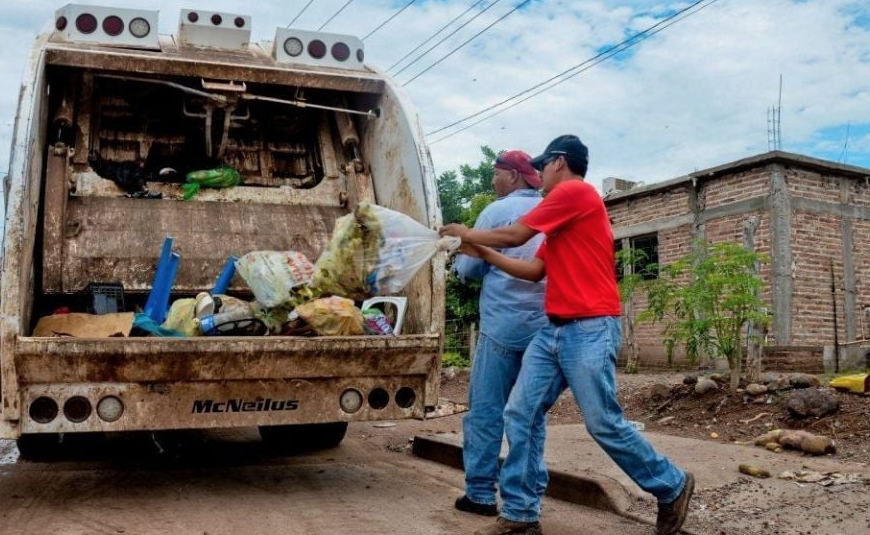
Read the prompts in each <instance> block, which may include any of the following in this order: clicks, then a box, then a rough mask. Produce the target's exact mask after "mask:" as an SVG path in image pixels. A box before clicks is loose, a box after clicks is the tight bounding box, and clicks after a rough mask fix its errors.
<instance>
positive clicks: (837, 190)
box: [608, 162, 870, 371]
mask: <svg viewBox="0 0 870 535" xmlns="http://www.w3.org/2000/svg"><path fill="white" fill-rule="evenodd" d="M773 166H782V167H783V168H784V172H785V179H786V183H787V188H788V192H789V195H790V196H791V198H792V204H791V210H790V211H789V212H788V213H789V215H790V218H789V224H790V230H791V233H790V238H789V245H790V247H791V255H792V259H793V261H794V264H793V266H784V267H785V268H786V269H789V267H792V270H791V271H792V273H791V275H792V280H791V284H792V296H791V297H792V309H791V336H792V337H791V340H789V341H788V346H787V347H783V346H782V345H781V346H780V347H779V348H768V349H766V353H765V354H766V356H765V361H766V364H765V367H766V368H768V369H793V370H797V369H805V370H806V371H820V369H821V368H820V367H821V348H822V346H823V345H826V344H832V343H833V323H834V320H833V314H834V309H833V307H834V306H835V305H834V299H832V296H831V260H832V259H833V261H834V277H835V291H836V313H837V324H838V337H839V341H840V343H843V342H845V341H846V340H847V338H846V332H847V331H846V329H847V327H846V325H847V322H846V317H845V302H846V298H847V293H846V291H845V285H844V273H843V270H844V250H843V247H844V245H843V244H844V240H843V230H844V226H843V220H842V217H843V216H841V215H839V214H838V212H839V211H841V210H842V207H843V205H844V204H846V205H851V206H855V207H858V208H861V210H863V211H861V210H856V211H854V212H849V216H848V217H850V218H851V219H849V222H850V223H849V225H851V231H850V234H849V235H850V237H851V241H852V248H851V253H852V263H853V267H854V277H855V305H854V306H855V312H856V323H857V325H856V328H857V329H856V330H857V338H858V339H865V338H870V318H868V317H866V315H865V314H864V308H865V307H870V218H868V219H864V217H867V211H866V207H870V178H867V179H864V178H861V177H857V178H856V177H855V176H853V175H848V174H844V175H838V174H837V172H836V171H837V170H836V169H832V172H831V173H825V172H818V171H816V170H813V169H814V168H815V167H813V166H807V168H804V167H802V166H801V163H800V162H797V163H795V164H794V165H792V164H791V162H786V163H785V164H782V163H773V164H771V163H763V164H760V165H759V167H757V168H755V169H750V170H745V171H741V172H739V173H732V174H726V175H721V176H716V177H712V178H706V179H704V180H703V181H702V182H701V190H700V192H699V194H700V198H699V199H698V205H699V207H700V208H701V209H702V215H705V214H706V215H709V214H711V212H710V211H711V210H715V209H717V208H719V207H728V206H729V205H732V206H733V204H734V203H739V202H741V201H748V200H752V199H765V200H766V201H767V205H766V207H765V208H760V209H758V210H754V211H752V212H746V213H740V214H736V215H727V216H723V217H718V218H713V219H710V220H707V221H706V222H705V223H704V230H705V239H707V240H708V241H711V242H721V241H731V242H736V243H740V244H742V243H743V229H744V221H745V220H746V219H747V218H749V217H753V216H754V217H757V218H758V227H757V229H756V231H755V233H754V236H753V239H754V243H755V249H756V251H757V252H759V253H762V254H765V255H767V256H768V257H771V256H772V238H773V233H772V220H771V214H770V212H769V209H770V208H769V206H770V205H769V202H770V195H771V187H770V180H771V173H772V172H773V171H774V170H775V167H773ZM689 191H690V186H689V185H688V184H686V185H681V186H679V190H678V191H677V190H674V191H672V192H671V193H665V192H658V193H655V194H652V195H644V196H642V197H639V198H637V199H625V200H621V201H618V202H614V203H609V206H608V210H609V211H610V213H611V217H612V218H613V221H614V229H616V230H619V229H625V227H628V226H632V225H638V224H642V223H652V222H655V221H663V220H666V218H673V217H680V216H688V215H689V214H690V209H689V206H690V205H689V202H688V193H689ZM843 191H845V192H846V193H847V195H848V197H847V198H846V199H843ZM800 199H808V200H811V201H812V204H810V205H807V206H805V207H804V206H802V205H797V206H796V205H795V201H799V200H800ZM844 201H845V202H844ZM798 204H799V203H798ZM819 212H823V213H819ZM849 225H846V228H847V229H848V226H849ZM691 228H692V226H691V225H683V226H681V227H678V228H674V229H667V230H661V231H659V232H658V239H659V262H660V264H662V265H667V264H669V263H671V262H673V261H675V260H677V259H678V258H681V257H683V256H684V255H686V254H688V253H689V251H690V246H691ZM771 269H772V268H771V263H769V262H768V263H766V264H762V266H761V269H760V274H761V277H762V280H764V281H765V286H764V287H763V289H762V293H761V298H762V300H763V301H764V302H765V303H767V305H768V307H770V310H771V311H772V312H773V307H772V295H771V291H772V290H771V284H770V283H771V276H772V271H771ZM640 293H642V290H641V292H640ZM645 305H646V303H645V298H644V297H643V296H642V295H638V296H636V297H635V310H636V311H637V312H638V313H639V312H640V311H642V310H643V309H644V307H645ZM661 330H662V326H661V325H651V324H648V323H642V324H639V325H637V327H636V336H637V341H638V346H639V348H640V358H641V366H642V367H647V368H649V367H659V366H666V365H667V362H666V358H665V348H664V344H663V342H662V337H661V334H660V333H661ZM675 365H676V366H681V365H683V366H684V365H686V360H685V358H684V356H683V355H682V354H677V355H676V358H675Z"/></svg>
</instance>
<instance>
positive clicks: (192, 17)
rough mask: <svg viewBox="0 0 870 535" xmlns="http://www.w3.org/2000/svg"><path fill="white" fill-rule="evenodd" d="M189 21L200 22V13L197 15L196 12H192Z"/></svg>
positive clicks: (188, 15)
mask: <svg viewBox="0 0 870 535" xmlns="http://www.w3.org/2000/svg"><path fill="white" fill-rule="evenodd" d="M187 20H188V21H189V22H196V21H198V20H199V13H197V12H196V11H191V12H190V13H188V14H187Z"/></svg>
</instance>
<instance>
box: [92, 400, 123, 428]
mask: <svg viewBox="0 0 870 535" xmlns="http://www.w3.org/2000/svg"><path fill="white" fill-rule="evenodd" d="M122 414H124V402H122V401H121V400H120V399H119V398H117V397H115V396H106V397H104V398H103V399H101V400H100V401H99V402H98V403H97V416H99V417H100V419H102V420H105V421H107V422H114V421H116V420H117V419H118V418H120V417H121V415H122Z"/></svg>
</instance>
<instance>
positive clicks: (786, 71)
mask: <svg viewBox="0 0 870 535" xmlns="http://www.w3.org/2000/svg"><path fill="white" fill-rule="evenodd" d="M306 1H307V0H297V1H293V2H287V1H286V0H282V1H280V2H279V1H277V0H271V1H262V2H256V3H253V2H252V3H250V5H249V6H246V7H245V9H246V11H247V12H246V14H250V15H252V16H253V19H254V36H255V38H256V39H269V38H270V36H271V35H272V34H273V32H274V27H275V26H276V25H279V24H280V25H286V24H287V23H288V22H289V21H290V20H291V19H292V18H293V17H294V16H295V15H296V13H297V12H298V11H299V9H301V7H302V6H303V5H304V4H305V3H306ZM98 3H101V4H106V5H108V4H110V3H109V2H98ZM344 3H345V0H317V1H315V2H314V3H313V4H312V5H311V7H310V8H309V9H308V11H307V12H306V13H305V14H304V15H303V16H302V17H300V19H299V21H298V23H297V26H299V27H303V28H306V29H317V27H319V26H320V24H321V23H322V22H323V21H325V20H326V19H327V18H328V17H329V16H330V15H331V14H332V13H334V12H335V11H336V10H338V8H339V7H341V6H342V5H343V4H344ZM405 3H406V2H405V0H392V1H386V0H357V1H356V2H354V3H352V4H351V5H350V6H349V7H348V8H347V9H346V10H345V11H344V12H343V13H342V14H341V15H339V16H338V17H337V18H336V19H335V20H334V21H333V22H332V23H330V25H329V26H328V27H327V28H326V30H327V31H333V32H343V33H353V34H356V35H360V36H362V35H365V34H367V33H368V32H369V31H370V30H371V29H373V28H374V27H375V26H376V25H377V24H379V23H380V22H381V21H383V20H384V19H386V18H387V17H388V16H390V15H391V14H392V13H394V12H395V10H396V9H398V8H399V7H401V6H402V5H404V4H405ZM472 3H473V0H463V1H445V0H442V1H431V0H430V1H418V2H417V3H415V4H414V5H413V6H411V7H410V8H409V9H407V10H406V11H405V12H404V13H402V14H401V15H400V16H399V17H397V18H396V19H395V20H394V21H393V22H392V23H390V24H389V25H388V26H386V27H385V28H383V29H382V30H380V31H379V32H378V33H377V34H375V35H374V36H373V37H371V38H370V39H368V40H367V41H366V46H367V59H368V60H369V61H370V62H372V63H373V64H376V65H378V66H381V67H387V66H389V65H391V64H392V63H393V62H394V61H396V60H397V59H399V58H400V57H401V56H402V55H404V54H405V53H406V52H407V51H409V50H410V49H411V48H413V47H414V46H416V45H418V44H419V43H420V42H421V41H422V40H423V39H425V38H426V37H428V36H429V35H430V34H431V33H432V32H434V30H436V29H437V28H439V27H441V26H442V25H444V24H445V23H447V21H449V20H450V19H452V18H453V17H455V16H456V15H458V14H459V13H461V12H462V11H464V10H465V9H466V8H468V7H469V6H470V5H471V4H472ZM517 3H519V0H511V1H503V2H501V3H499V4H498V5H497V6H495V7H493V8H492V9H491V10H489V11H488V12H487V13H486V14H485V15H483V16H481V17H480V18H478V19H477V20H475V21H474V22H472V23H471V24H469V25H468V26H467V27H466V28H464V29H463V30H462V31H461V32H459V33H458V34H457V35H456V36H454V37H453V38H451V39H450V40H448V41H447V42H446V43H444V44H443V45H442V46H440V47H438V48H437V49H436V50H434V51H433V52H432V53H431V54H429V55H428V56H427V57H426V58H425V59H423V60H421V61H420V62H419V63H417V64H416V65H415V66H414V67H412V68H410V69H408V70H406V71H405V72H404V73H402V75H400V76H398V77H397V79H398V80H399V81H401V82H404V81H405V80H407V79H408V78H410V77H411V76H412V75H413V74H415V73H417V72H418V71H419V70H421V69H422V68H424V67H425V66H428V65H429V64H430V63H431V62H433V61H435V60H436V59H438V58H440V57H441V56H442V55H444V54H445V53H446V52H447V51H449V50H451V49H452V48H453V47H455V46H457V45H458V44H459V43H461V42H462V41H464V40H465V39H467V38H468V37H470V36H471V35H472V34H473V33H475V32H477V31H480V30H481V29H483V28H484V27H485V26H487V25H488V24H490V23H491V22H492V21H493V20H495V19H496V18H497V17H499V16H501V15H502V14H504V13H505V12H507V11H508V10H509V9H511V8H512V7H513V6H515V5H516V4H517ZM9 4H10V3H4V5H3V6H2V7H0V21H2V22H0V47H2V50H3V54H2V56H0V88H2V89H0V166H5V165H6V164H7V162H8V151H7V147H8V146H9V139H10V134H11V126H10V125H9V123H10V122H11V121H12V118H13V116H14V101H15V99H16V98H17V87H18V86H19V83H20V74H21V72H22V68H23V61H24V59H25V55H26V50H27V47H28V46H29V42H30V41H31V39H32V37H33V36H34V35H35V34H36V32H37V31H38V29H39V28H40V27H42V26H43V25H44V24H45V23H46V21H50V20H51V19H52V15H53V11H54V9H55V8H56V7H57V6H59V5H60V3H55V2H47V1H31V2H29V3H27V4H24V3H21V4H16V5H9ZM118 4H123V5H124V6H126V7H141V8H151V9H154V8H156V9H160V10H161V21H162V23H161V31H162V32H165V33H166V32H172V31H173V30H174V28H175V26H176V25H177V13H178V10H179V8H180V7H182V5H183V6H184V7H192V8H200V9H205V8H208V9H215V10H222V11H227V12H237V11H238V9H239V6H240V4H239V3H238V2H237V1H232V2H231V1H227V0H214V1H197V0H186V1H185V2H182V3H177V2H169V1H154V0H141V1H129V2H116V5H118ZM687 5H689V2H686V1H680V2H666V1H661V0H659V1H641V0H635V1H618V2H616V1H609V0H608V1H605V0H598V1H589V0H586V1H546V2H544V1H535V2H532V3H530V4H529V5H528V6H526V7H524V8H523V9H521V10H519V11H517V12H516V13H513V14H512V15H510V16H509V17H508V18H506V19H505V20H504V21H503V22H501V23H500V24H498V25H496V26H494V27H493V28H492V29H490V30H489V31H487V32H486V33H485V34H483V35H482V36H481V37H480V38H479V39H477V40H475V41H473V42H472V43H471V44H469V45H468V46H466V47H465V48H463V49H461V50H460V51H459V52H457V53H456V54H454V55H453V56H451V57H450V58H449V59H447V60H445V61H444V62H443V63H442V64H440V65H439V66H437V67H435V68H434V69H432V70H431V71H429V72H427V73H426V74H425V75H423V76H422V77H420V78H419V79H418V80H416V81H414V82H413V83H412V84H410V85H408V86H407V87H406V91H407V92H408V94H409V95H410V97H411V99H412V101H413V102H415V104H416V106H417V108H418V111H419V113H420V117H421V119H422V121H423V123H424V130H425V131H431V130H433V129H435V128H438V127H441V126H444V125H446V124H447V123H449V122H452V121H453V120H455V119H459V118H461V117H464V116H466V115H469V114H470V113H473V112H475V111H477V110H479V109H481V108H483V107H485V106H487V105H489V104H492V103H494V102H497V101H499V100H501V99H503V98H505V97H507V96H510V95H513V94H515V93H517V92H519V91H521V90H523V89H525V88H527V87H529V86H531V85H533V84H535V83H538V82H540V81H543V80H545V79H547V78H549V77H550V76H552V75H554V74H556V73H558V72H559V71H561V70H563V69H566V68H568V67H570V66H572V65H575V64H577V63H579V62H580V61H582V60H584V59H586V58H589V57H591V56H593V55H594V54H595V53H597V52H598V51H600V50H602V49H603V48H604V47H607V46H610V45H613V44H615V43H617V42H619V41H621V40H622V39H624V38H625V37H627V36H628V35H630V34H631V33H633V32H636V31H639V30H641V29H643V28H646V27H647V26H649V25H650V24H653V23H655V22H657V21H658V20H661V18H662V17H664V16H667V15H668V14H670V13H673V12H674V11H676V10H678V9H681V8H683V7H685V6H687ZM478 9H479V8H478ZM469 16H470V15H467V16H466V17H469ZM780 73H782V75H783V79H784V87H783V107H782V128H783V140H784V147H783V148H784V149H785V150H797V149H801V150H803V151H804V152H805V153H807V154H809V155H812V156H817V157H823V158H830V159H837V157H838V156H839V149H838V147H840V148H841V147H842V143H843V140H842V138H841V137H842V136H841V131H842V130H844V129H845V124H846V123H847V122H851V123H852V124H853V125H866V124H870V7H868V5H867V3H866V2H864V1H861V0H801V1H799V0H766V1H765V2H754V1H749V0H722V1H720V2H718V3H716V4H713V5H712V6H710V7H708V8H706V9H704V10H702V11H700V12H699V13H698V14H696V15H694V16H692V17H689V18H687V19H686V20H684V21H682V22H679V23H677V24H675V25H673V26H672V27H670V28H668V29H666V30H664V31H663V32H662V33H660V34H658V35H656V36H654V37H652V38H650V39H648V40H646V41H644V42H642V43H641V44H640V45H638V46H637V47H635V48H633V49H631V51H630V52H629V53H627V54H626V55H624V56H620V57H617V58H614V59H612V60H609V61H606V62H604V63H602V64H601V65H599V66H596V67H594V68H592V69H591V70H589V71H588V72H585V73H583V74H581V75H579V76H577V77H575V78H573V79H572V80H570V81H568V82H565V83H563V84H561V85H560V86H558V87H556V88H554V89H552V90H550V91H547V92H545V93H543V94H541V95H540V96H538V97H535V98H533V99H531V100H529V101H528V102H526V103H524V104H521V105H519V106H517V107H516V108H513V109H511V110H510V111H507V112H505V113H503V114H501V115H499V116H497V117H495V118H493V119H491V120H489V121H487V122H484V123H482V124H480V125H478V126H476V127H474V128H472V129H469V130H467V131H465V132H462V133H460V134H458V135H455V136H453V137H451V138H449V139H447V140H445V141H443V142H441V143H437V144H435V145H433V146H432V154H433V158H434V160H435V165H436V168H437V169H438V170H439V171H444V170H448V169H453V168H456V167H457V166H458V165H459V164H460V163H463V162H476V161H478V160H479V158H480V152H479V150H478V147H479V146H480V145H483V144H486V145H490V146H491V147H493V148H496V149H508V148H522V149H524V150H526V151H528V152H530V153H537V152H539V151H541V150H542V149H543V147H544V146H545V145H546V143H547V142H548V141H549V140H550V139H552V138H553V137H555V136H556V135H559V134H563V133H576V134H578V135H579V136H580V137H581V138H582V139H584V141H586V143H587V144H588V145H589V147H590V151H591V155H592V161H591V165H590V176H589V179H590V180H591V181H592V182H593V183H596V184H600V181H601V179H602V178H604V177H606V176H611V175H613V176H621V177H626V178H630V179H634V180H641V181H644V182H646V183H651V182H656V181H659V180H664V179H668V178H672V177H676V176H680V175H683V174H685V173H688V172H691V171H693V170H696V169H700V168H705V167H711V166H715V165H719V164H722V163H726V162H728V161H731V160H735V159H739V158H743V157H746V156H750V155H753V154H757V153H760V152H764V151H766V150H767V119H766V110H767V108H768V107H769V106H771V105H773V104H775V102H776V98H777V86H778V80H779V75H780ZM832 132H837V135H840V136H841V137H836V136H835V137H831V136H834V134H833V133H832ZM437 137H440V135H436V136H433V138H432V139H436V138H437ZM432 139H430V141H431V140H432ZM868 143H870V142H868V136H867V135H862V136H860V137H857V138H853V140H852V141H851V143H850V150H849V155H850V158H849V161H850V163H855V164H858V165H864V166H870V151H868Z"/></svg>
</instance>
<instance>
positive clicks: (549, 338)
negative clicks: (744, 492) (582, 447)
mask: <svg viewBox="0 0 870 535" xmlns="http://www.w3.org/2000/svg"><path fill="white" fill-rule="evenodd" d="M621 343H622V327H621V325H620V322H619V318H618V317H611V316H601V317H597V318H589V319H584V320H579V321H575V322H572V323H568V324H565V325H556V324H554V323H552V322H551V323H550V324H549V325H547V326H546V327H544V328H543V329H542V330H541V331H540V332H539V333H538V335H537V336H535V338H534V340H532V343H531V344H529V347H528V349H526V353H525V356H524V357H523V367H522V370H521V371H520V374H519V377H518V378H517V382H516V386H515V387H514V389H513V391H512V392H511V395H510V398H509V400H508V404H507V407H506V408H505V412H504V419H505V432H506V433H507V438H508V444H509V446H510V450H509V452H508V456H507V458H506V459H505V462H504V465H503V466H502V470H501V481H500V485H499V487H500V490H501V496H502V499H503V501H504V506H503V508H502V516H503V517H504V518H506V519H508V520H512V521H514V522H534V521H537V520H538V515H539V514H540V510H541V497H542V493H541V492H540V489H539V487H538V481H539V477H540V476H539V472H540V471H541V470H542V468H541V466H542V463H541V459H543V456H544V443H543V440H540V437H539V434H538V432H537V431H536V429H537V427H538V426H539V425H540V424H541V422H544V421H545V419H546V413H547V410H548V409H549V408H550V407H551V406H552V405H553V403H554V402H555V401H556V400H557V399H558V397H559V394H560V393H561V392H562V391H563V390H564V389H565V388H566V387H568V388H570V389H571V392H572V393H573V394H574V399H575V400H577V404H578V405H579V406H580V410H581V411H582V412H583V419H584V420H585V422H586V429H587V430H588V431H589V434H590V435H591V436H592V438H593V439H595V442H597V443H598V445H599V446H601V447H602V448H603V449H604V451H605V452H606V453H607V454H608V455H609V456H610V458H611V459H613V461H614V462H616V464H617V465H619V467H620V468H622V470H623V471H624V472H625V473H626V474H628V476H629V477H631V479H633V480H634V482H635V483H637V485H638V486H639V487H640V488H642V489H643V490H645V491H647V492H649V493H651V494H653V495H654V496H655V497H656V498H657V499H658V501H659V503H669V502H672V501H674V500H675V499H676V498H677V496H679V494H680V492H682V490H683V485H684V484H685V480H686V475H685V473H684V472H683V471H682V470H680V469H679V468H677V467H676V466H675V465H674V464H673V463H671V462H670V461H669V460H668V459H666V458H665V457H663V456H661V455H659V454H658V453H656V451H655V450H654V449H653V448H652V446H650V444H649V443H648V442H647V441H646V439H644V438H643V436H641V434H640V433H638V432H637V431H636V430H635V429H634V428H633V427H631V426H630V425H629V424H628V423H627V422H626V420H625V418H624V417H623V415H622V408H621V407H620V406H619V403H618V401H617V399H616V355H617V353H618V352H619V347H620V345H621Z"/></svg>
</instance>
